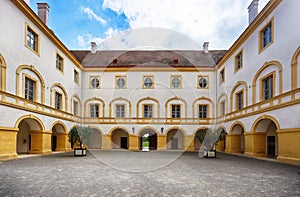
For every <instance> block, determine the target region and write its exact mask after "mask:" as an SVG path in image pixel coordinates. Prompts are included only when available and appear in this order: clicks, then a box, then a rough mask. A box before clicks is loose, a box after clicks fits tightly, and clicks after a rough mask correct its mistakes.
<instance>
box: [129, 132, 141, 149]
mask: <svg viewBox="0 0 300 197" xmlns="http://www.w3.org/2000/svg"><path fill="white" fill-rule="evenodd" d="M128 150H131V151H138V150H139V136H137V135H132V134H129V147H128Z"/></svg>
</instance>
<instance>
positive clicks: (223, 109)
mask: <svg viewBox="0 0 300 197" xmlns="http://www.w3.org/2000/svg"><path fill="white" fill-rule="evenodd" d="M224 115H225V101H222V102H221V116H224Z"/></svg>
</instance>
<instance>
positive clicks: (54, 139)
mask: <svg viewBox="0 0 300 197" xmlns="http://www.w3.org/2000/svg"><path fill="white" fill-rule="evenodd" d="M66 137H67V136H66V130H65V127H64V126H63V125H62V124H60V123H57V124H55V125H54V126H53V127H52V134H51V150H52V151H63V150H65V148H66V143H67V142H66Z"/></svg>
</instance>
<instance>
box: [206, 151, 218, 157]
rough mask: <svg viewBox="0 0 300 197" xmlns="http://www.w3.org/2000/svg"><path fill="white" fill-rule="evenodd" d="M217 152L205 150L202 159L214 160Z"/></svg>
mask: <svg viewBox="0 0 300 197" xmlns="http://www.w3.org/2000/svg"><path fill="white" fill-rule="evenodd" d="M216 156H217V152H216V151H215V150H205V151H204V152H203V157H205V158H216Z"/></svg>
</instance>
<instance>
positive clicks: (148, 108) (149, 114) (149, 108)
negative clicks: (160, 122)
mask: <svg viewBox="0 0 300 197" xmlns="http://www.w3.org/2000/svg"><path fill="white" fill-rule="evenodd" d="M144 118H152V105H144Z"/></svg>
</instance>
